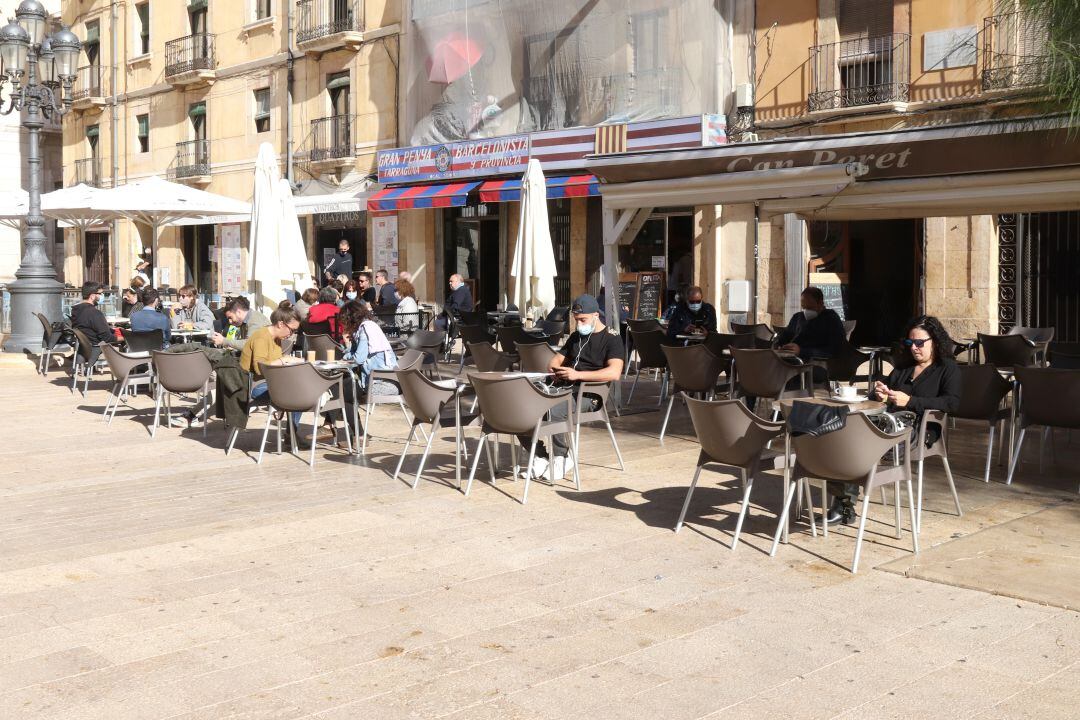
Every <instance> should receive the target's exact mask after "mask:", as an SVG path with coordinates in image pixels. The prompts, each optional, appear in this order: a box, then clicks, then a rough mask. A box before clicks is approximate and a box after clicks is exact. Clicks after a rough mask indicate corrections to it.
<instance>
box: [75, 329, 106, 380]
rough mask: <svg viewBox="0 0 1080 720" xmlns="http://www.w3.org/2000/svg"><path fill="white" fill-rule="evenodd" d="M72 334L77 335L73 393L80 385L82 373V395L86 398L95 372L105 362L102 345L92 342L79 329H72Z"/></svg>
mask: <svg viewBox="0 0 1080 720" xmlns="http://www.w3.org/2000/svg"><path fill="white" fill-rule="evenodd" d="M72 332H73V333H74V334H75V353H74V354H73V355H72V360H71V391H72V392H75V388H76V387H77V386H78V384H79V373H82V377H83V378H84V380H85V382H84V383H83V389H82V394H83V397H85V396H86V391H87V390H89V389H90V380H91V378H93V377H94V370H95V369H97V368H98V367H100V366H101V365H102V364H103V363H104V360H103V359H102V357H101V346H100V345H98V344H95V343H92V342H90V338H88V337H86V333H84V332H83V331H82V330H80V329H79V328H72Z"/></svg>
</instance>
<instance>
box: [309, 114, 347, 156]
mask: <svg viewBox="0 0 1080 720" xmlns="http://www.w3.org/2000/svg"><path fill="white" fill-rule="evenodd" d="M352 125H353V119H352V116H351V115H331V116H330V117H325V118H319V119H318V120H312V121H311V160H312V162H319V161H320V160H334V159H338V158H351V157H353V156H354V154H355V151H354V150H353V133H352V130H353V128H352Z"/></svg>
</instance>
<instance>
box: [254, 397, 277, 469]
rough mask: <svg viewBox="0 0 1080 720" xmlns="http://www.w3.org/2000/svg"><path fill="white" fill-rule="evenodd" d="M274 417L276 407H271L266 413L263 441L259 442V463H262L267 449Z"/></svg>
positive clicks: (257, 461)
mask: <svg viewBox="0 0 1080 720" xmlns="http://www.w3.org/2000/svg"><path fill="white" fill-rule="evenodd" d="M273 419H274V409H273V407H270V408H269V409H268V410H267V413H266V427H264V428H263V436H262V442H261V443H259V459H258V460H256V461H255V462H256V463H257V464H259V465H262V460H263V452H264V451H265V450H266V438H267V436H269V435H270V423H271V422H272V421H273Z"/></svg>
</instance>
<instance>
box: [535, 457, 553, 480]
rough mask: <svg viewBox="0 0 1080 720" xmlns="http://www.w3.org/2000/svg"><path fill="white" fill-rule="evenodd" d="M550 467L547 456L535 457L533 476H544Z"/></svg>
mask: <svg viewBox="0 0 1080 720" xmlns="http://www.w3.org/2000/svg"><path fill="white" fill-rule="evenodd" d="M549 469H550V467H549V463H548V461H547V458H542V457H534V458H533V461H532V476H533V477H534V478H542V477H544V476H545V475H547V473H548V470H549Z"/></svg>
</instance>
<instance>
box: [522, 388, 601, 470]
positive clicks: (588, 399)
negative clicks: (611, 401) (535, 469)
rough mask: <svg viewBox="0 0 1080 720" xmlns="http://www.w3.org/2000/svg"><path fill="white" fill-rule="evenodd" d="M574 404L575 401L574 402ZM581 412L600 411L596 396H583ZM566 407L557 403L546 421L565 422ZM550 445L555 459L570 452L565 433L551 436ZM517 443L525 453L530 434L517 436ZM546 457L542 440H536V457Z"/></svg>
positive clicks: (530, 439)
mask: <svg viewBox="0 0 1080 720" xmlns="http://www.w3.org/2000/svg"><path fill="white" fill-rule="evenodd" d="M575 404H576V401H575ZM580 409H581V412H585V413H589V412H593V411H594V410H598V409H600V398H599V397H597V396H596V395H585V396H583V397H582V398H581V408H580ZM567 410H568V407H567V405H566V403H559V404H558V405H556V406H555V407H553V408H551V412H549V413H548V419H549V420H552V421H558V420H566V415H567ZM551 440H552V444H553V445H554V446H555V457H566V456H567V455H568V454H569V450H570V440H569V438H567V437H566V433H559V434H557V435H552V436H551ZM518 442H520V443H521V446H522V447H523V448H525V450H526V452H527V451H528V450H529V447H530V446H531V445H532V434H531V433H530V434H528V435H518ZM547 456H548V451H547V447H545V445H544V441H543V440H538V441H537V443H536V457H540V458H546V457H547Z"/></svg>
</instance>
